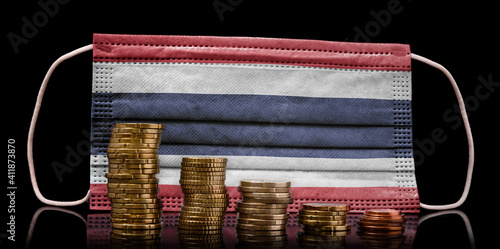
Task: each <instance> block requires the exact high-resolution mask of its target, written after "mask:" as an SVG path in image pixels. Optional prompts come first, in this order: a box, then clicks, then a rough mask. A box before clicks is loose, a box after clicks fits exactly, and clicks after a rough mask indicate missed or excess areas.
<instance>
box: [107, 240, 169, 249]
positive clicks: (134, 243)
mask: <svg viewBox="0 0 500 249" xmlns="http://www.w3.org/2000/svg"><path fill="white" fill-rule="evenodd" d="M110 241H111V244H112V245H126V246H130V247H129V248H150V249H153V248H157V247H159V246H161V238H158V239H142V240H138V239H116V238H111V239H110ZM118 248H119V247H118Z"/></svg>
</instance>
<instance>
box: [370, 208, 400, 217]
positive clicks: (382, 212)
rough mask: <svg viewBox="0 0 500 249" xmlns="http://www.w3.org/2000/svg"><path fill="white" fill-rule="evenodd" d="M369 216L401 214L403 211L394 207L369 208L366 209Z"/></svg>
mask: <svg viewBox="0 0 500 249" xmlns="http://www.w3.org/2000/svg"><path fill="white" fill-rule="evenodd" d="M365 215H369V216H401V211H399V210H394V209H369V210H366V211H365Z"/></svg>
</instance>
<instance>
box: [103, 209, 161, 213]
mask: <svg viewBox="0 0 500 249" xmlns="http://www.w3.org/2000/svg"><path fill="white" fill-rule="evenodd" d="M161 212H162V211H161V209H153V208H149V209H143V208H136V209H134V208H129V209H127V208H112V209H111V213H115V214H157V213H161Z"/></svg>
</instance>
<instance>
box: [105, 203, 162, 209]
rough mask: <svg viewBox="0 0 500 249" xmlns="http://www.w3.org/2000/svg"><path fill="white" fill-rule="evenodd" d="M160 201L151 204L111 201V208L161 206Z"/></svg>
mask: <svg viewBox="0 0 500 249" xmlns="http://www.w3.org/2000/svg"><path fill="white" fill-rule="evenodd" d="M161 207H162V204H161V203H153V204H133V203H114V202H111V208H124V209H130V208H132V209H134V208H143V209H147V208H161Z"/></svg>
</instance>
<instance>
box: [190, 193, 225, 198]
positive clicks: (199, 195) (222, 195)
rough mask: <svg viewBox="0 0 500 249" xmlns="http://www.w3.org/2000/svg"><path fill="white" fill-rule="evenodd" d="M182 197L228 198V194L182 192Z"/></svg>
mask: <svg viewBox="0 0 500 249" xmlns="http://www.w3.org/2000/svg"><path fill="white" fill-rule="evenodd" d="M184 198H194V199H228V198H229V195H228V194H225V193H224V194H184Z"/></svg>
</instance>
